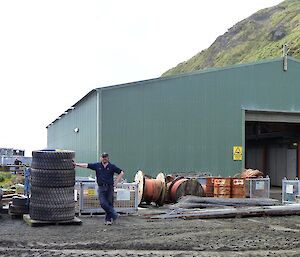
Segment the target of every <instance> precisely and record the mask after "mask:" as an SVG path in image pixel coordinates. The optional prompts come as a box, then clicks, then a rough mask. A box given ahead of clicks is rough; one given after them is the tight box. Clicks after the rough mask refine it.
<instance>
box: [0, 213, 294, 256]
mask: <svg viewBox="0 0 300 257" xmlns="http://www.w3.org/2000/svg"><path fill="white" fill-rule="evenodd" d="M150 211H151V210H150ZM145 212H149V210H147V211H145V210H141V211H140V212H139V214H140V215H138V216H137V215H134V216H122V217H120V219H119V222H118V223H119V224H116V225H113V226H105V225H104V223H103V217H102V216H94V217H89V216H81V217H80V218H81V219H82V221H83V224H82V225H81V226H74V225H69V226H62V225H59V226H45V227H30V226H28V225H27V224H26V223H25V222H24V221H23V220H16V219H11V218H10V217H9V216H8V215H7V214H2V218H0V256H20V257H23V256H120V257H121V256H205V257H206V256H220V257H221V256H232V257H235V256H253V257H254V256H255V257H256V256H293V257H296V256H297V257H299V256H300V216H287V217H272V218H268V217H261V218H244V219H211V220H181V219H178V220H148V219H145V218H144V216H143V215H142V214H144V213H145Z"/></svg>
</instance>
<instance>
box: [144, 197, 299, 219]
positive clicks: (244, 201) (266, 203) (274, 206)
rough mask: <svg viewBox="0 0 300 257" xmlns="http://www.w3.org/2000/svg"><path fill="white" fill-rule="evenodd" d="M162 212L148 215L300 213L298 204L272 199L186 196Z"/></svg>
mask: <svg viewBox="0 0 300 257" xmlns="http://www.w3.org/2000/svg"><path fill="white" fill-rule="evenodd" d="M170 209H171V210H169V211H167V212H166V213H164V214H158V215H156V214H154V215H151V216H148V217H147V218H150V219H175V218H181V219H209V218H244V217H259V216H285V215H300V204H289V205H278V201H277V200H274V199H263V198H260V199H255V198H250V199H249V198H240V199H239V198H236V199H234V198H214V197H195V196H187V197H183V198H181V199H180V201H179V202H178V203H177V204H175V205H172V206H170Z"/></svg>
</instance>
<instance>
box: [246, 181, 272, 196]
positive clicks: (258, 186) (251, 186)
mask: <svg viewBox="0 0 300 257" xmlns="http://www.w3.org/2000/svg"><path fill="white" fill-rule="evenodd" d="M246 197H248V198H270V178H269V177H266V178H247V179H246Z"/></svg>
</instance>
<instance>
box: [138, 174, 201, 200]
mask: <svg viewBox="0 0 300 257" xmlns="http://www.w3.org/2000/svg"><path fill="white" fill-rule="evenodd" d="M135 182H136V183H137V184H138V202H139V204H141V203H146V204H150V203H155V204H156V205H157V206H162V205H164V204H165V203H176V202H177V201H178V199H179V198H181V197H182V196H185V195H194V196H203V194H204V192H203V189H202V186H201V184H200V183H199V182H198V180H197V179H195V178H186V177H183V176H178V177H174V176H166V175H164V174H163V173H159V174H158V175H157V176H156V178H153V177H151V176H149V175H146V174H145V173H144V172H143V171H138V172H137V173H136V175H135Z"/></svg>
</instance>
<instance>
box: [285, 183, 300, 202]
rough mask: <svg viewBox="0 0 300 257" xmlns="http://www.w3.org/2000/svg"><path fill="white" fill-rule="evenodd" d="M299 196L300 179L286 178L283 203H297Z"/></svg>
mask: <svg viewBox="0 0 300 257" xmlns="http://www.w3.org/2000/svg"><path fill="white" fill-rule="evenodd" d="M297 195H300V181H299V180H298V178H296V179H294V180H288V179H286V178H284V179H283V180H282V203H283V204H289V203H296V197H297Z"/></svg>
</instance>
